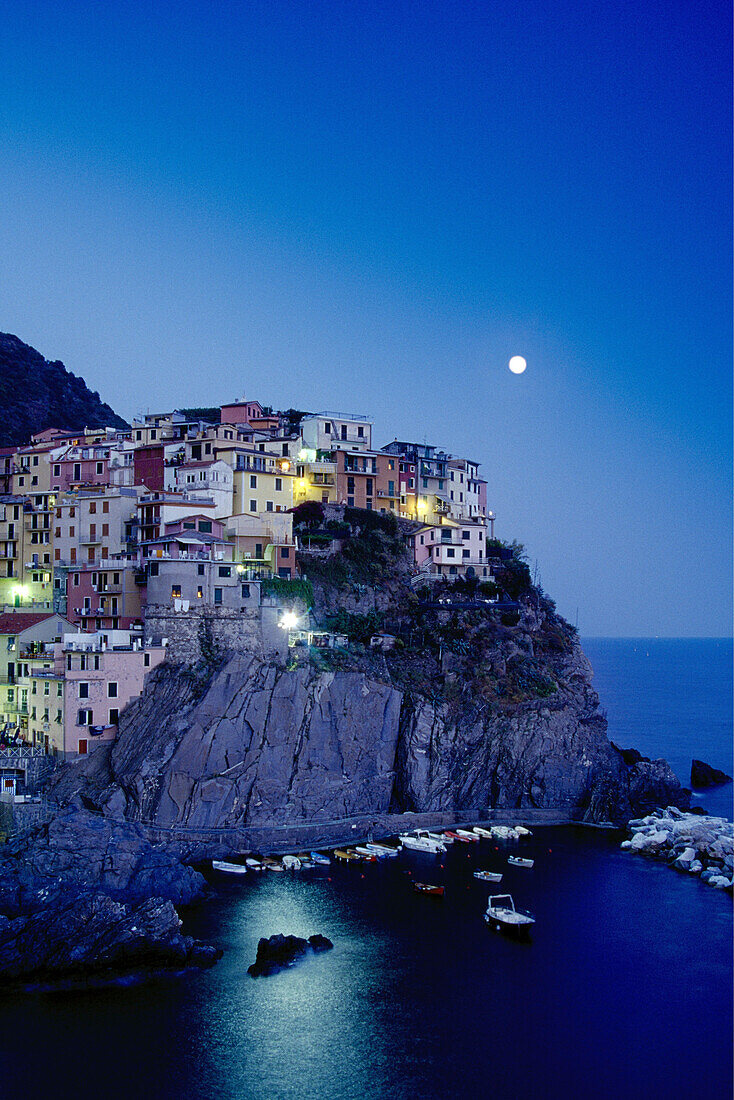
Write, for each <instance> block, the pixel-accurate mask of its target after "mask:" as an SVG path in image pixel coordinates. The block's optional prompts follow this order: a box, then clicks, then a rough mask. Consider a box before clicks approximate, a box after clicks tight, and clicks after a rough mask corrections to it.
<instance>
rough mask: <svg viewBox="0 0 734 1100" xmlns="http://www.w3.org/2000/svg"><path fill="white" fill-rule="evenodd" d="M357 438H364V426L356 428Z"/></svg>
mask: <svg viewBox="0 0 734 1100" xmlns="http://www.w3.org/2000/svg"><path fill="white" fill-rule="evenodd" d="M357 438H358V439H364V428H357Z"/></svg>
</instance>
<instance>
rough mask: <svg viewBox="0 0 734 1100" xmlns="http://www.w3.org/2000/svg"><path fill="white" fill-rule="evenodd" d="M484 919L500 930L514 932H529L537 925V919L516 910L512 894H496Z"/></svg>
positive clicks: (488, 906) (491, 899)
mask: <svg viewBox="0 0 734 1100" xmlns="http://www.w3.org/2000/svg"><path fill="white" fill-rule="evenodd" d="M484 919H485V920H486V922H487V924H493V925H494V926H495V927H496V928H497V929H498V930H500V929H505V930H506V931H513V932H520V931H528V930H529V928H530V926H531V925H532V924H535V917H533V916H531V915H530V913H524V912H523V911H522V910H521V909H516V908H515V902H514V901H513V900H512V895H511V894H495V895H494V896H493V897H490V899H489V902H488V904H487V911H486V913H485V914H484Z"/></svg>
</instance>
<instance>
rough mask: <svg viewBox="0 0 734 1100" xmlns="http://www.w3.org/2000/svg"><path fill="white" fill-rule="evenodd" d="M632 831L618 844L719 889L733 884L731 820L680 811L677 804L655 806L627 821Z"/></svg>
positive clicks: (729, 887) (733, 843)
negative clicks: (660, 808) (664, 806)
mask: <svg viewBox="0 0 734 1100" xmlns="http://www.w3.org/2000/svg"><path fill="white" fill-rule="evenodd" d="M628 828H629V830H630V832H631V833H632V836H631V838H630V839H629V840H624V841H623V842H622V845H621V847H622V848H624V849H626V850H628V851H632V852H637V853H638V854H640V855H645V856H648V857H650V858H652V859H657V860H661V861H665V862H667V863H668V864H669V865H670V866H671V867H674V868H675V870H677V871H682V872H684V873H686V874H690V875H698V876H699V877H700V879H701V882H705V883H707V884H708V885H709V886H714V887H717V888H718V889H721V890H731V889H732V886H733V885H734V824H733V823H732V822H731V821H727V820H726V818H723V817H701V816H700V815H698V814H694V813H683V812H682V811H681V810H679V809H678V808H677V807H676V806H668V807H667V809H665V810H656V811H655V813H652V814H649V815H648V816H647V817H642V818H637V819H635V820H632V821H630V822H629V824H628Z"/></svg>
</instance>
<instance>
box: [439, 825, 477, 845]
mask: <svg viewBox="0 0 734 1100" xmlns="http://www.w3.org/2000/svg"><path fill="white" fill-rule="evenodd" d="M444 836H445V837H446V838H447V839H448V840H458V841H460V842H461V844H471V840H470V839H469V837H468V836H460V835H459V833H455V832H452V830H451V829H447V830H446V832H445V833H444Z"/></svg>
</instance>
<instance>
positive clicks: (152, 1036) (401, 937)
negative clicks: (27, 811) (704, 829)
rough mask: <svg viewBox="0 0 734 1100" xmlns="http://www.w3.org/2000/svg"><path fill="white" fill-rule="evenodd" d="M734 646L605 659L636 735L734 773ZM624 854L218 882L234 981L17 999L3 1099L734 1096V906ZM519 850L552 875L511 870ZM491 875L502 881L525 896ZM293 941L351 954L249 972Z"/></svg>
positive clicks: (581, 843)
mask: <svg viewBox="0 0 734 1100" xmlns="http://www.w3.org/2000/svg"><path fill="white" fill-rule="evenodd" d="M720 647H721V643H701V642H673V643H668V642H666V643H661V642H651V643H649V644H648V643H647V642H643V643H640V642H639V641H634V642H626V641H625V642H619V641H616V640H614V641H600V640H597V639H594V640H592V641H590V642H589V643H588V644H586V643H585V648H586V649H587V651H588V653H589V656H590V657H591V659H592V662H593V663H594V665H595V668H596V672H597V688H598V690H599V691H600V693H601V695H602V701H603V703H604V704H605V706H606V707H607V710H608V712H609V719H610V733H611V736H612V737H613V739H615V740H619V741H620V742H621V743H622V744H624V745H628V744H629V745H635V746H637V747H638V748H640V749H641V751H643V752H645V753H646V754H647V755H652V756H657V755H663V754H664V755H668V756H669V758H670V759H671V760H673V762H674V763H675V765H676V767H677V768H679V769H680V768H683V770H685V768H686V767H690V755H691V754H692V755H696V756H700V757H702V758H703V759H705V760H707V761H709V762H710V763H712V764H716V765H718V766H721V767H724V768H726V770H730V769H729V768H727V761H728V754H729V753H730V744H731V644H730V643H729V644H728V654H727V649H726V646H723V648H720ZM647 654H651V656H649V657H648V656H647ZM727 692H728V695H727ZM633 696H634V698H633ZM641 696H644V698H641ZM727 723H728V725H727ZM727 790H728V791H729V794H730V791H731V788H728V789H727ZM726 797H729V796H728V795H723V799H722V792H721V791H719V792H718V793H717V794H714V795H713V796H711V795H706V796H704V797H702V798H701V802H702V803H703V804H704V805H706V804H709V803H711V805H712V808H713V805H714V803H717V804H718V802H720V801H722V800H725V799H726ZM619 841H620V837H619V835H616V834H611V833H604V832H598V831H592V830H586V829H581V828H566V829H560V828H554V829H536V830H535V835H534V837H533V838H532V840H529V841H526V842H523V843H521V844H520V845H519V846H518V845H512V846H509V847H506V848H505V847H496V846H495V844H494V842H491V841H481V842H480V843H479V844H475V845H472V846H471V847H470V846H469V845H458V844H455V845H454V846H453V848H451V849H450V850H449V852H448V853H447V855H446V856H444V857H436V856H426V855H421V854H418V853H412V854H406V855H401V856H399V857H398V858H397V859H394V860H391V861H386V862H383V863H380V864H373V865H368V866H360V865H349V866H342V865H339V866H334V867H333V868H326V869H319V870H314V871H307V872H302V873H301V874H299V875H275V874H271V873H266V874H264V875H261V876H255V875H252V876H248V878H247V879H246V880H245V881H243V882H242V881H237V882H226V881H225V882H219V881H218V882H217V892H216V895H215V896H214V897H213V898H211V899H210V900H209V901H208V902H206V903H205V904H203V905H201V906H199V907H198V908H197V909H195V910H193V911H191V912H189V913H187V914H186V923H187V930H188V931H189V932H191V933H193V934H195V935H198V936H201V937H202V938H206V939H209V940H211V941H214V942H216V943H217V944H219V945H220V946H221V947H223V948H224V950H225V954H224V957H223V958H222V960H221V962H220V963H219V964H218V965H217V966H216V967H214V968H213V969H212V970H210V971H206V972H204V973H200V974H191V975H187V976H184V977H180V978H166V979H165V980H160V981H158V982H156V983H155V984H152V985H147V986H131V987H124V988H123V987H115V988H110V989H106V990H102V991H95V992H73V993H72V992H67V993H34V994H30V995H26V996H19V995H15V996H13V997H5V998H0V1096H2V1097H8V1098H15V1097H23V1098H35V1097H41V1096H43V1097H48V1098H49V1100H56V1098H59V1100H65V1098H66V1097H70V1098H71V1097H74V1098H78V1100H86V1098H87V1097H90V1098H91V1097H94V1098H104V1100H117V1098H118V1097H119V1098H122V1097H126V1098H135V1100H137V1098H139V1097H140V1098H146V1100H148V1098H165V1100H174V1098H176V1100H179V1098H193V1100H200V1098H201V1100H203V1098H207V1100H212V1098H223V1100H229V1098H232V1100H234V1098H256V1097H257V1098H266V1100H270V1098H281V1097H282V1098H288V1100H306V1098H308V1100H310V1098H313V1100H316V1098H318V1100H359V1098H362V1097H374V1098H385V1100H388V1098H389V1100H393V1098H395V1100H397V1098H401V1100H403V1098H404V1100H412V1098H418V1097H420V1098H439V1097H441V1098H443V1097H461V1098H463V1097H487V1098H491V1100H523V1098H553V1100H555V1098H559V1100H561V1098H564V1100H566V1098H584V1100H585V1098H598V1100H663V1098H664V1100H670V1098H671V1097H674V1096H693V1095H701V1096H705V1097H706V1098H707V1100H724V1098H727V1100H728V1098H730V1097H731V1093H732V1079H731V1032H732V996H731V961H732V960H731V950H732V949H731V942H732V902H731V897H730V896H728V895H727V894H724V893H721V892H720V891H716V890H714V889H712V888H710V887H706V886H703V885H702V884H701V883H700V882H699V881H697V880H696V879H693V878H691V877H689V876H685V875H680V874H677V873H675V872H673V871H671V870H670V869H669V868H667V867H666V866H664V865H661V864H656V863H652V862H649V861H646V860H645V859H643V858H641V857H637V856H634V855H632V854H630V853H626V852H622V851H620V849H619ZM518 850H519V851H520V852H521V853H522V854H523V855H531V856H533V857H534V858H535V861H536V863H535V867H534V868H533V869H532V870H530V871H527V870H522V869H515V868H507V865H506V862H507V855H508V854H511V853H512V852H513V851H515V852H516V851H518ZM472 867H486V868H489V869H496V870H502V871H503V872H504V874H505V878H504V881H503V883H502V886H501V887H491V888H490V887H489V886H487V885H484V884H481V883H479V882H477V881H476V880H475V879H473V878H472V877H471V874H470V870H471V868H472ZM414 879H421V880H423V881H429V882H442V883H445V885H446V896H445V898H444V899H443V900H438V899H433V898H430V897H425V896H419V895H416V894H415V893H414V892H413V890H412V888H411V883H412V881H413V880H414ZM499 889H502V890H504V889H508V890H510V891H511V892H512V894H513V895H514V897H515V900H516V902H517V904H518V905H520V906H522V907H527V908H529V909H530V910H531V911H532V912H533V913H534V915H535V916H536V918H537V923H536V925H535V928H534V932H533V936H532V940H531V941H530V942H528V943H519V942H515V941H513V940H510V939H507V938H506V937H504V936H503V935H501V934H497V933H496V932H494V931H493V930H491V929H490V928H489V927H488V926H487V925H486V923H485V922H484V920H483V916H482V914H483V911H484V908H485V906H486V899H487V896H488V895H489V893H490V892H497V891H498V890H499ZM277 931H283V932H293V933H297V934H300V935H304V936H305V935H309V934H311V933H314V932H321V933H323V934H325V935H327V936H329V937H330V938H331V939H332V940H333V941H334V944H335V948H334V950H333V951H331V952H328V953H326V954H324V955H319V956H313V957H311V958H308V959H306V960H304V961H303V962H301V963H299V964H298V965H297V966H294V967H292V968H290V969H288V970H286V971H284V972H282V973H280V974H278V975H275V976H273V977H269V978H260V979H252V978H250V977H249V976H248V975H247V973H246V969H247V966H248V965H249V963H250V962H252V961H253V960H254V957H255V951H256V948H257V940H258V938H259V937H260V936H262V935H270V934H272V933H273V932H277Z"/></svg>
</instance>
